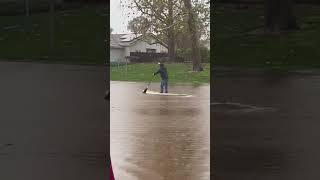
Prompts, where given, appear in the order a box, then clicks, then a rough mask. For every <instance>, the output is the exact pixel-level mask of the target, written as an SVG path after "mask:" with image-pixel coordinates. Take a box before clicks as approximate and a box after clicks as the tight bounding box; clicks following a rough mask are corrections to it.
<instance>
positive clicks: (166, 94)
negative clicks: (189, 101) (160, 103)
mask: <svg viewBox="0 0 320 180" xmlns="http://www.w3.org/2000/svg"><path fill="white" fill-rule="evenodd" d="M145 94H151V95H159V96H183V97H191V96H192V95H189V94H175V93H160V92H156V91H150V90H147V92H146V93H145Z"/></svg>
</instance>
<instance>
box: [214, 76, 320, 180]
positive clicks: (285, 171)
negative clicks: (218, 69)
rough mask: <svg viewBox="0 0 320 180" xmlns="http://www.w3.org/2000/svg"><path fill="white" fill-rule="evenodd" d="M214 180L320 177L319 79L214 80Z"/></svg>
mask: <svg viewBox="0 0 320 180" xmlns="http://www.w3.org/2000/svg"><path fill="white" fill-rule="evenodd" d="M212 88H214V93H213V97H211V99H212V102H211V110H212V111H211V116H212V123H213V125H214V128H212V129H211V132H212V135H213V137H214V138H213V140H214V147H213V148H214V151H215V154H214V155H213V156H214V157H213V158H215V161H214V167H213V169H214V172H212V174H213V178H214V179H215V180H235V179H237V180H248V179H254V180H270V179H272V180H300V179H308V180H311V179H320V173H319V162H320V153H319V152H320V143H319V138H320V121H319V120H320V111H319V110H320V108H319V107H320V106H319V105H320V76H316V75H291V76H279V77H276V76H261V77H257V76H254V77H241V76H239V77H215V78H214V86H213V87H212Z"/></svg>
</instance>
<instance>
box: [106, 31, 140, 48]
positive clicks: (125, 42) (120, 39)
mask: <svg viewBox="0 0 320 180" xmlns="http://www.w3.org/2000/svg"><path fill="white" fill-rule="evenodd" d="M137 37H139V35H138V36H136V35H134V34H110V47H112V48H124V47H126V46H129V45H130V43H131V42H133V41H134V40H135V39H136V38H137Z"/></svg>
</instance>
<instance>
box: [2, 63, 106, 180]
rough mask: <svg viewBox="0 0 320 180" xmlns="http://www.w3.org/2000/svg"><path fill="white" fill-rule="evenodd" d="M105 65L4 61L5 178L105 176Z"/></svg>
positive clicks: (73, 179) (77, 179)
mask: <svg viewBox="0 0 320 180" xmlns="http://www.w3.org/2000/svg"><path fill="white" fill-rule="evenodd" d="M103 75H104V74H103V67H100V66H80V65H63V64H41V63H32V62H28V63H27V62H0V87H1V88H0V109H1V110H0V179H1V180H2V179H3V180H6V179H7V180H20V179H24V180H38V179H46V180H58V179H59V180H91V179H96V180H102V179H103V180H105V179H106V178H107V177H108V176H107V171H106V167H107V165H106V164H107V163H106V162H107V157H108V156H109V150H108V141H107V134H108V121H107V119H108V113H107V108H108V107H107V105H106V102H105V100H104V99H103V96H104V93H105V85H104V77H103Z"/></svg>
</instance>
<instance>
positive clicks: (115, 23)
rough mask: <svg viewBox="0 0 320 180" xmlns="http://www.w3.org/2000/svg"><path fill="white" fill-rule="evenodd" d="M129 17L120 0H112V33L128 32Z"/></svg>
mask: <svg viewBox="0 0 320 180" xmlns="http://www.w3.org/2000/svg"><path fill="white" fill-rule="evenodd" d="M128 20H129V18H128V17H126V13H125V11H124V10H123V8H121V6H120V0H110V27H111V28H112V29H113V32H112V33H128V30H127V24H128Z"/></svg>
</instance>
